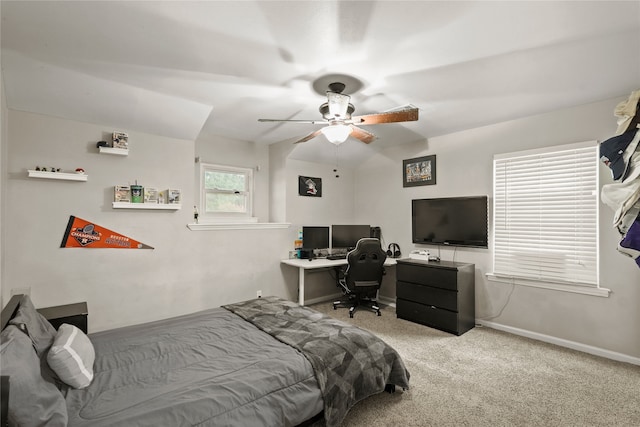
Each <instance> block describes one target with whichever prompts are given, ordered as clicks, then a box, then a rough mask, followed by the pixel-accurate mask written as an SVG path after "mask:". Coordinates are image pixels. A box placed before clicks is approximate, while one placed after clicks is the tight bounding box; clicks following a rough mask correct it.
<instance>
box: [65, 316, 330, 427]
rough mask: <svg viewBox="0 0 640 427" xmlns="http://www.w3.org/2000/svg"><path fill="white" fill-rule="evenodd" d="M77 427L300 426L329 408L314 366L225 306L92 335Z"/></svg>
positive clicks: (73, 397)
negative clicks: (90, 370)
mask: <svg viewBox="0 0 640 427" xmlns="http://www.w3.org/2000/svg"><path fill="white" fill-rule="evenodd" d="M89 337H90V339H91V341H92V342H93V345H94V347H95V350H96V361H95V364H94V371H95V376H94V380H93V382H92V383H91V385H90V386H89V387H88V388H86V389H84V390H73V389H72V390H69V391H68V393H67V395H66V402H67V411H68V414H69V427H103V426H110V427H111V426H119V427H125V426H126V427H135V426H153V427H178V426H216V427H220V426H242V427H253V426H256V427H265V426H293V425H297V424H299V423H301V422H303V421H305V420H307V419H309V418H311V417H313V416H314V415H315V414H317V413H319V412H320V411H322V409H323V401H322V395H321V393H320V389H319V388H318V383H317V381H316V378H315V374H314V372H313V369H312V367H311V364H310V363H309V361H308V360H307V359H306V358H305V357H304V356H303V355H302V354H300V352H299V351H297V350H296V349H294V348H292V347H290V346H288V345H285V344H283V343H282V342H280V341H278V340H277V339H275V338H273V337H272V336H270V335H268V334H266V333H264V332H263V331H261V330H260V329H258V328H257V327H255V326H254V325H252V324H251V323H249V322H246V321H245V320H243V319H242V318H240V317H239V316H237V315H235V314H233V313H231V312H230V311H228V310H225V309H223V308H215V309H211V310H205V311H202V312H198V313H193V314H189V315H186V316H181V317H177V318H174V319H168V320H162V321H157V322H152V323H147V324H144V325H136V326H131V327H126V328H120V329H114V330H111V331H105V332H100V333H95V334H90V335H89Z"/></svg>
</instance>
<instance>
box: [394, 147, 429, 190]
mask: <svg viewBox="0 0 640 427" xmlns="http://www.w3.org/2000/svg"><path fill="white" fill-rule="evenodd" d="M435 183H436V155H435V154H433V155H431V156H424V157H416V158H413V159H407V160H403V161H402V186H403V187H416V186H418V185H434V184H435Z"/></svg>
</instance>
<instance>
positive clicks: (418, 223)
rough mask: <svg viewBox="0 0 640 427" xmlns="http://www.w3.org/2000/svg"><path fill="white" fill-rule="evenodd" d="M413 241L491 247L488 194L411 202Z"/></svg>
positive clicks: (430, 243)
mask: <svg viewBox="0 0 640 427" xmlns="http://www.w3.org/2000/svg"><path fill="white" fill-rule="evenodd" d="M411 237H412V239H413V243H422V244H427V245H449V246H468V247H475V248H488V247H489V215H488V199H487V196H474V197H446V198H437V199H416V200H412V201H411Z"/></svg>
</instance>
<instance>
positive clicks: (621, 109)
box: [613, 90, 640, 136]
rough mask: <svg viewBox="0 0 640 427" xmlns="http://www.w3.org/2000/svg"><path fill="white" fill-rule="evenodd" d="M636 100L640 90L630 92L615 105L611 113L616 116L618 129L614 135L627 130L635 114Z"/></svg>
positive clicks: (639, 96) (639, 98)
mask: <svg viewBox="0 0 640 427" xmlns="http://www.w3.org/2000/svg"><path fill="white" fill-rule="evenodd" d="M638 100H640V90H636V91H633V92H631V95H629V98H627V100H626V101H622V102H620V103H619V104H618V105H616V108H615V109H614V110H613V114H614V115H615V116H616V117H618V129H617V130H616V133H615V135H614V136H618V135H622V134H623V133H624V131H625V130H627V127H628V126H629V123H630V122H631V119H633V117H634V116H635V115H636V111H637V108H638Z"/></svg>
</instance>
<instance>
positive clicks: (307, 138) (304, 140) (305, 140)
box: [294, 130, 322, 144]
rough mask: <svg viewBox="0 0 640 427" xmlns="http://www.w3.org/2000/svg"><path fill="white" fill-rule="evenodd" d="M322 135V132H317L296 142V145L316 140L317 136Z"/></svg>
mask: <svg viewBox="0 0 640 427" xmlns="http://www.w3.org/2000/svg"><path fill="white" fill-rule="evenodd" d="M321 133H322V130H317V131H314V132H311V133H310V134H309V135H307V136H305V137H304V138H301V139H299V140H297V141H296V142H294V144H299V143H300V142H307V141H308V140H310V139H313V138H315V137H316V136H318V135H320V134H321Z"/></svg>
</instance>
